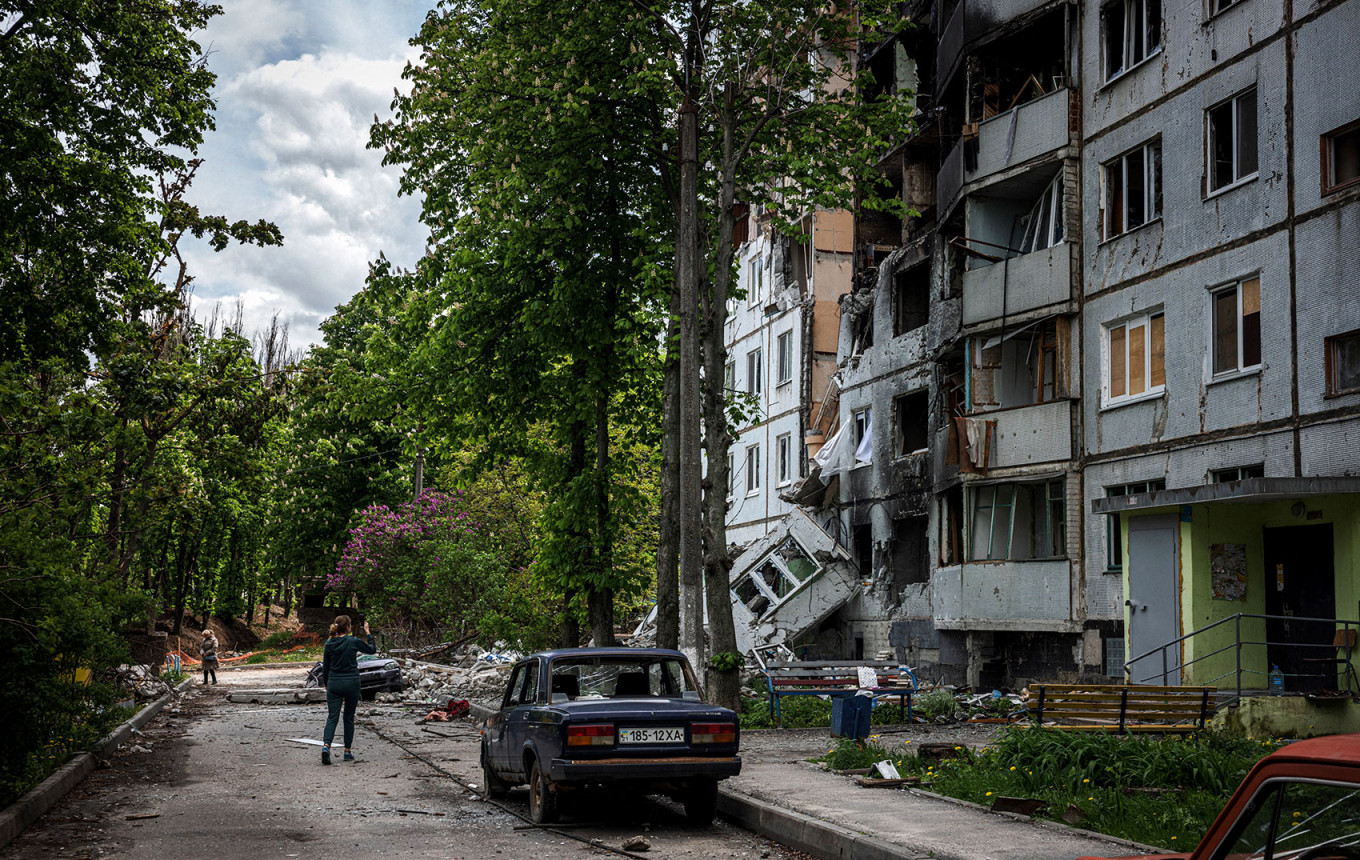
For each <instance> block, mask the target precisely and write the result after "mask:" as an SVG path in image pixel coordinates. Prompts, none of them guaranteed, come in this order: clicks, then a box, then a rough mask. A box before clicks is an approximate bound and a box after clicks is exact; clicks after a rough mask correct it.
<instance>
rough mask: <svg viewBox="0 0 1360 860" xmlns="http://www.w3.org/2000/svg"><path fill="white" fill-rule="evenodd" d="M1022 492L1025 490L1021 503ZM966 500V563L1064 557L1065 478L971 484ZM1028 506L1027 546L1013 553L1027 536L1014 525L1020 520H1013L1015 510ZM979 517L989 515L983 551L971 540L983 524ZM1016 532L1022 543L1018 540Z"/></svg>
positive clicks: (974, 540) (1065, 529)
mask: <svg viewBox="0 0 1360 860" xmlns="http://www.w3.org/2000/svg"><path fill="white" fill-rule="evenodd" d="M1003 490H1004V491H1005V497H1004V502H1003V501H1002V491H1003ZM1022 493H1024V494H1027V495H1028V498H1027V499H1024V500H1023V501H1024V502H1026V505H1023V506H1022V504H1021V502H1022V497H1021V494H1022ZM984 500H985V501H986V503H985V504H984V503H983V502H984ZM964 503H965V510H964V530H963V536H964V541H965V544H966V546H965V547H964V558H965V559H966V560H967V561H968V562H997V561H1049V560H1053V559H1060V558H1066V557H1067V492H1066V487H1065V481H1064V479H1063V478H1047V479H1044V480H1039V481H1002V482H998V483H995V484H982V485H973V486H970V487H968V488H967V492H965V494H964ZM1040 508H1042V511H1041V512H1040V510H1039V509H1040ZM1026 511H1027V512H1028V514H1029V527H1030V530H1029V541H1028V546H1027V547H1026V548H1025V552H1026V554H1021V555H1017V553H1016V550H1017V549H1018V548H1019V547H1020V546H1024V543H1023V539H1024V537H1025V535H1024V533H1020V534H1017V532H1016V527H1017V525H1019V526H1021V527H1023V525H1024V524H1023V523H1018V522H1017V521H1018V520H1019V519H1020V517H1019V516H1017V512H1020V513H1024V512H1026ZM984 512H985V513H984ZM1040 516H1041V517H1042V528H1040V520H1039V519H1038V518H1039V517H1040ZM979 517H986V519H987V522H986V526H987V530H986V538H987V548H986V552H985V554H982V555H979V552H978V551H979V549H980V547H978V546H976V545H975V544H977V543H979V541H978V536H979V532H978V527H979V526H980V525H981V524H982V523H981V521H980V520H979V519H978V518H979ZM999 517H1000V518H999ZM998 537H1001V538H1003V539H1004V550H1003V549H1000V548H999V547H998V546H997V544H998V542H999V541H998ZM1017 537H1018V538H1020V539H1021V540H1022V543H1020V544H1017ZM1041 550H1042V554H1041Z"/></svg>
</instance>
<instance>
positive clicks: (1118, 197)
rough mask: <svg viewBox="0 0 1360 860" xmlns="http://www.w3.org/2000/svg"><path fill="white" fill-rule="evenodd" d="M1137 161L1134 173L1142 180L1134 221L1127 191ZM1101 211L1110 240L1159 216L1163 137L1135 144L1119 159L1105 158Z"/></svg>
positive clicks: (1105, 235) (1130, 198)
mask: <svg viewBox="0 0 1360 860" xmlns="http://www.w3.org/2000/svg"><path fill="white" fill-rule="evenodd" d="M1134 159H1137V161H1138V162H1139V164H1138V168H1137V173H1138V174H1139V177H1140V180H1141V185H1142V188H1141V194H1139V195H1138V196H1139V197H1140V198H1141V199H1140V200H1139V201H1137V203H1138V205H1139V207H1140V209H1141V214H1138V215H1137V216H1136V217H1138V218H1140V219H1141V220H1139V221H1138V222H1137V223H1134V219H1135V209H1134V203H1135V201H1134V200H1133V197H1132V195H1130V193H1129V190H1130V189H1129V176H1130V174H1131V173H1133V172H1134V171H1132V170H1130V167H1132V164H1131V162H1132V161H1133V160H1134ZM1100 193H1101V205H1100V208H1101V211H1102V215H1103V217H1102V218H1101V223H1102V225H1103V231H1104V232H1103V238H1105V239H1113V238H1114V237H1116V236H1122V235H1123V234H1125V233H1129V232H1132V231H1133V230H1137V229H1138V228H1139V227H1142V226H1144V225H1146V224H1151V223H1152V222H1153V221H1156V220H1158V219H1160V218H1161V217H1162V140H1161V138H1160V137H1159V138H1156V139H1154V140H1150V141H1148V142H1147V143H1144V144H1140V145H1139V146H1136V147H1134V148H1133V149H1131V150H1129V151H1128V152H1126V153H1124V154H1123V155H1121V156H1119V157H1118V158H1114V159H1111V160H1110V161H1107V162H1106V163H1105V164H1104V165H1103V166H1102V168H1101V187H1100Z"/></svg>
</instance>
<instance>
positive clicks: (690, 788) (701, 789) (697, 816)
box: [680, 779, 718, 827]
mask: <svg viewBox="0 0 1360 860" xmlns="http://www.w3.org/2000/svg"><path fill="white" fill-rule="evenodd" d="M680 799H681V802H682V803H684V805H685V817H686V818H688V819H689V823H690V824H691V825H693V826H695V827H705V826H707V825H709V824H712V823H713V819H714V818H715V817H716V816H717V814H718V781H717V780H716V779H699V780H695V781H694V782H691V783H690V784H689V785H687V786H685V790H684V793H683V794H682V795H681V797H680Z"/></svg>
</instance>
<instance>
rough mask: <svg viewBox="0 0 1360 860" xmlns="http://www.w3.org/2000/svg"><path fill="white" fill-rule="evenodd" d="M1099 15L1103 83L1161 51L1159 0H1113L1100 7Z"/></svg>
mask: <svg viewBox="0 0 1360 860" xmlns="http://www.w3.org/2000/svg"><path fill="white" fill-rule="evenodd" d="M1149 13H1150V14H1149ZM1100 16H1101V31H1102V36H1103V39H1102V40H1101V44H1102V46H1103V50H1104V52H1105V57H1104V60H1105V81H1106V82H1107V83H1108V82H1110V81H1113V80H1115V79H1117V78H1119V77H1120V76H1121V75H1124V74H1127V73H1128V72H1130V71H1132V70H1133V69H1134V68H1136V67H1137V66H1139V65H1141V64H1142V63H1144V62H1146V61H1147V60H1148V59H1150V58H1151V57H1154V56H1156V55H1157V53H1158V52H1159V51H1161V49H1162V8H1161V0H1114V2H1113V3H1106V4H1105V5H1104V6H1103V7H1102V8H1101V10H1100Z"/></svg>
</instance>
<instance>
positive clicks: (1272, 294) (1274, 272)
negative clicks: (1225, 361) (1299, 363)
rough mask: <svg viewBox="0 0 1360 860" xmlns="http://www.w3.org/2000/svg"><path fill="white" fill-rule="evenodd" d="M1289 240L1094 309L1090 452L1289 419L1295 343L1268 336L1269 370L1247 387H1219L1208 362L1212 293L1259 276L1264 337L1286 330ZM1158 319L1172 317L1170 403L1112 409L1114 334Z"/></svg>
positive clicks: (1171, 277) (1260, 245) (1090, 320)
mask: <svg viewBox="0 0 1360 860" xmlns="http://www.w3.org/2000/svg"><path fill="white" fill-rule="evenodd" d="M1286 240H1287V237H1286V236H1285V235H1284V234H1282V233H1281V234H1276V235H1274V236H1271V237H1269V238H1268V239H1264V240H1262V241H1260V242H1256V243H1253V244H1250V245H1245V246H1240V247H1237V248H1232V249H1230V250H1227V251H1224V252H1222V253H1220V254H1217V255H1215V256H1212V257H1208V258H1205V259H1202V260H1200V261H1198V262H1196V263H1193V264H1190V265H1187V266H1184V267H1182V268H1179V269H1176V270H1174V271H1171V272H1168V273H1167V274H1165V275H1162V276H1160V277H1157V278H1154V279H1151V280H1147V281H1143V282H1141V283H1136V284H1133V285H1131V286H1129V287H1126V288H1124V289H1122V290H1119V291H1118V292H1116V293H1111V294H1107V295H1104V296H1101V297H1098V298H1094V299H1089V300H1088V301H1087V304H1086V315H1085V316H1086V331H1085V339H1084V340H1085V344H1086V347H1085V356H1084V367H1083V373H1084V375H1085V378H1086V379H1087V380H1088V383H1087V397H1086V398H1085V401H1084V403H1085V415H1086V427H1087V439H1086V444H1087V447H1088V450H1090V451H1091V452H1092V453H1103V452H1108V451H1118V450H1122V449H1124V448H1128V447H1132V446H1136V445H1146V444H1149V443H1151V442H1155V441H1161V440H1167V439H1176V438H1182V437H1193V436H1196V435H1198V434H1201V433H1205V432H1209V431H1212V430H1216V429H1223V428H1228V427H1237V426H1240V425H1243V424H1247V423H1254V422H1258V421H1271V420H1275V419H1280V418H1286V417H1288V416H1289V414H1290V411H1291V408H1292V407H1291V389H1292V384H1293V380H1292V373H1291V369H1290V363H1291V360H1292V359H1291V355H1290V344H1289V338H1288V337H1263V338H1262V344H1261V355H1262V357H1261V361H1262V363H1261V367H1260V369H1259V370H1254V371H1249V372H1248V373H1247V374H1246V375H1245V376H1243V377H1241V378H1238V379H1227V380H1224V379H1218V380H1215V379H1213V378H1212V373H1211V367H1212V365H1211V360H1210V357H1209V356H1210V348H1209V345H1210V335H1211V331H1210V328H1211V295H1210V289H1211V288H1215V287H1219V286H1223V285H1226V284H1229V283H1231V282H1233V281H1235V280H1238V279H1241V278H1246V277H1251V276H1257V275H1259V277H1260V279H1261V291H1260V293H1261V330H1262V331H1263V332H1269V331H1278V330H1279V329H1280V327H1284V328H1285V329H1286V330H1287V327H1288V325H1289V318H1290V313H1289V287H1288V284H1289V268H1288V259H1289V252H1288V244H1287V241H1286ZM1153 312H1163V313H1165V326H1166V359H1165V363H1166V390H1165V395H1164V396H1161V397H1156V398H1154V399H1153V400H1151V401H1147V400H1144V401H1135V402H1132V403H1126V404H1124V405H1119V406H1114V407H1103V404H1104V403H1105V402H1106V400H1107V399H1108V397H1107V394H1106V392H1105V388H1106V386H1105V380H1106V368H1107V367H1108V364H1109V355H1108V344H1107V338H1106V327H1107V326H1108V325H1109V324H1111V323H1117V322H1119V321H1121V320H1123V319H1126V318H1129V317H1132V316H1135V315H1141V314H1146V313H1153Z"/></svg>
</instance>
